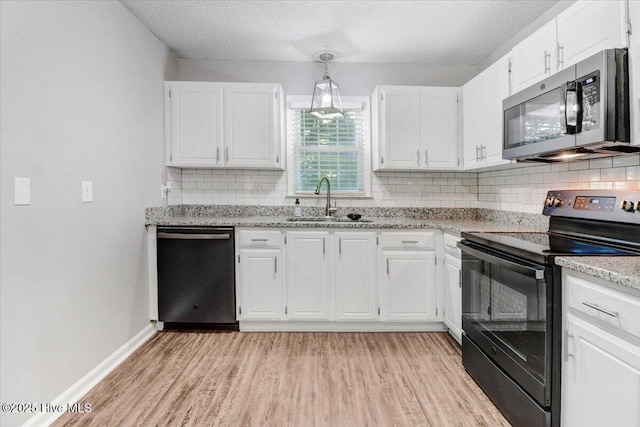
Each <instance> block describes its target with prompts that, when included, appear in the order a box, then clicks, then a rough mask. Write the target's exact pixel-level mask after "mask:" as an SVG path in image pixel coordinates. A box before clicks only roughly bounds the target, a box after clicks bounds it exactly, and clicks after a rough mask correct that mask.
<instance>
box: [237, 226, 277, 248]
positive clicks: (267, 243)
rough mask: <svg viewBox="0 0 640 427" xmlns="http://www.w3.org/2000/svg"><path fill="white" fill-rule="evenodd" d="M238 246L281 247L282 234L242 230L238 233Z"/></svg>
mask: <svg viewBox="0 0 640 427" xmlns="http://www.w3.org/2000/svg"><path fill="white" fill-rule="evenodd" d="M239 234H240V238H239V239H238V240H239V241H240V246H242V247H251V248H264V247H278V248H279V247H281V246H282V233H281V232H279V231H269V230H242V231H240V232H239Z"/></svg>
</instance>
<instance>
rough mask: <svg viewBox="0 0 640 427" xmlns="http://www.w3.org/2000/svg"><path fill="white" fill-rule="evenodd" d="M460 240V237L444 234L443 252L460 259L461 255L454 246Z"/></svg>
mask: <svg viewBox="0 0 640 427" xmlns="http://www.w3.org/2000/svg"><path fill="white" fill-rule="evenodd" d="M460 240H461V238H460V236H456V235H455V234H449V233H444V251H445V253H447V254H449V255H453V256H455V257H458V258H461V257H462V254H461V253H460V249H459V248H458V247H457V246H456V244H457V243H458V242H459V241H460Z"/></svg>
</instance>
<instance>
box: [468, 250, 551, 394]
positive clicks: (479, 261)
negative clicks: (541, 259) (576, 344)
mask: <svg viewBox="0 0 640 427" xmlns="http://www.w3.org/2000/svg"><path fill="white" fill-rule="evenodd" d="M459 246H460V248H461V249H462V329H463V331H464V334H465V335H466V337H467V338H468V339H470V340H471V341H473V342H474V343H475V344H476V345H477V346H478V347H479V348H480V349H481V350H482V351H483V352H484V353H485V354H486V355H487V356H488V357H489V358H490V359H491V360H493V361H494V362H495V364H496V365H498V366H499V367H500V368H502V369H503V370H504V371H505V372H506V374H507V375H509V376H510V377H511V378H512V379H513V380H514V381H515V382H517V383H518V384H519V385H520V387H522V389H524V390H525V391H526V392H527V393H528V394H529V395H530V396H531V397H532V398H533V399H534V400H536V401H537V402H538V403H539V404H540V405H541V406H543V407H549V406H550V405H551V387H550V374H551V338H552V336H551V335H552V328H551V318H550V317H551V313H552V311H551V301H550V299H551V298H548V297H547V296H548V295H549V296H550V295H551V293H552V292H551V289H550V286H551V282H552V271H551V268H550V267H549V268H546V267H545V266H543V265H536V264H532V263H529V262H527V261H525V260H522V259H519V258H514V257H511V256H509V255H508V254H503V253H499V252H495V251H492V250H491V249H489V248H485V247H482V246H479V245H475V244H473V243H472V242H468V241H463V242H461V243H460V244H459ZM462 351H463V352H464V347H463V350H462Z"/></svg>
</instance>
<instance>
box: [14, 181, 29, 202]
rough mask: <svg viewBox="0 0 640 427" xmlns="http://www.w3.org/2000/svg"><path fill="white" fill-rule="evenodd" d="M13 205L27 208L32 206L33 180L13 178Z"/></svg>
mask: <svg viewBox="0 0 640 427" xmlns="http://www.w3.org/2000/svg"><path fill="white" fill-rule="evenodd" d="M13 204H14V205H15V206H26V205H30V204H31V179H30V178H17V177H14V178H13Z"/></svg>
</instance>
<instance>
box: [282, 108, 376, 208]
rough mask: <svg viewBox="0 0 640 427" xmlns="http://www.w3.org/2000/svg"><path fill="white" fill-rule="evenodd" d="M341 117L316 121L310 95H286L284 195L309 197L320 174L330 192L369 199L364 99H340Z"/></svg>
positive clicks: (369, 161) (366, 114)
mask: <svg viewBox="0 0 640 427" xmlns="http://www.w3.org/2000/svg"><path fill="white" fill-rule="evenodd" d="M342 104H343V110H344V117H343V118H340V119H319V118H318V117H315V116H313V115H312V114H310V113H309V106H310V105H311V98H310V97H292V96H289V97H287V107H288V108H287V136H288V142H287V147H288V156H287V159H288V160H287V162H288V168H287V169H288V171H289V172H288V192H289V194H290V195H305V194H313V192H314V191H315V189H316V185H317V184H318V179H319V178H320V177H321V176H324V175H326V176H327V177H328V178H329V180H330V181H331V194H332V195H337V196H352V197H369V196H370V195H371V180H370V174H371V159H370V154H369V150H370V149H369V147H370V137H369V135H370V130H369V127H370V118H369V98H367V97H344V98H343V99H342Z"/></svg>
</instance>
